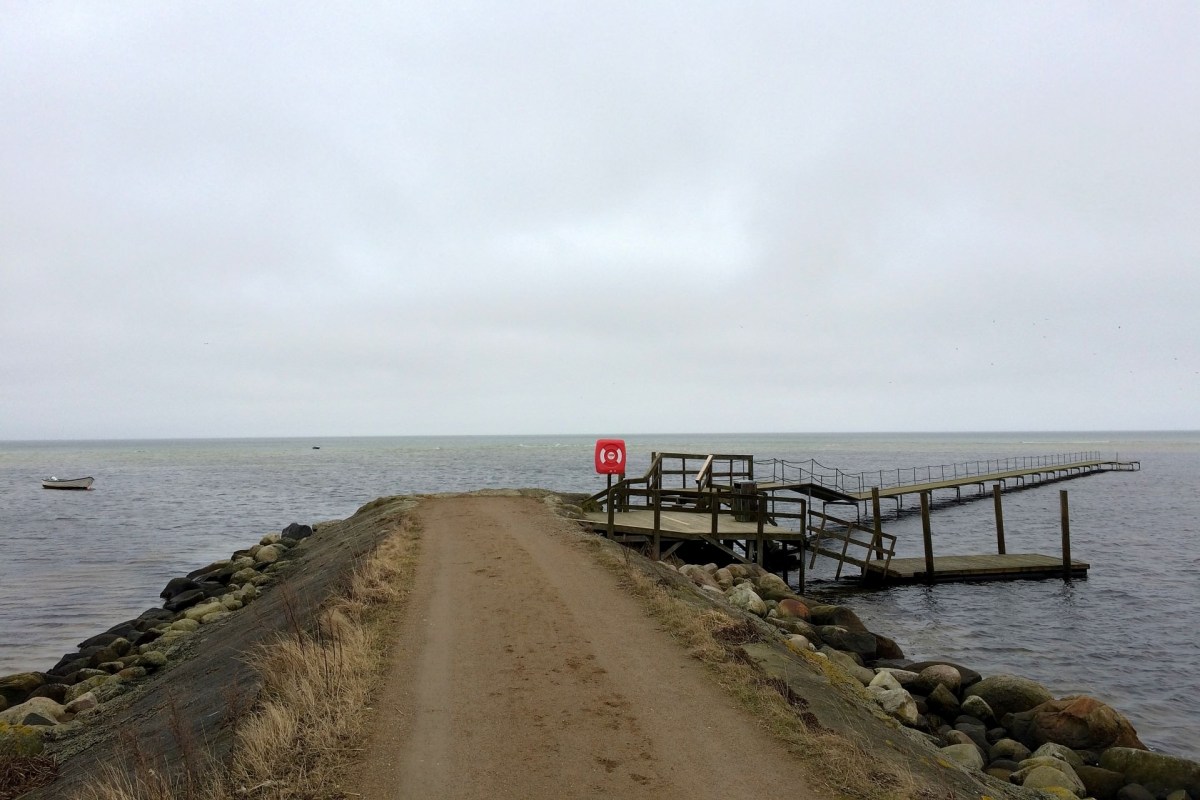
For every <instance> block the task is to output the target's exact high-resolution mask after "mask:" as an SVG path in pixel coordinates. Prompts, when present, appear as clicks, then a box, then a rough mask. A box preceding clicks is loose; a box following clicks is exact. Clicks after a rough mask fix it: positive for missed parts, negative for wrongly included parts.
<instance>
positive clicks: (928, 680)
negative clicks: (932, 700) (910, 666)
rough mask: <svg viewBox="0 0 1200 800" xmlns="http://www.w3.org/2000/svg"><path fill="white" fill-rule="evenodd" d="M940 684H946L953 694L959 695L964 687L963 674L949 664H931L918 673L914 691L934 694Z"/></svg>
mask: <svg viewBox="0 0 1200 800" xmlns="http://www.w3.org/2000/svg"><path fill="white" fill-rule="evenodd" d="M938 686H945V687H946V689H948V690H949V691H950V692H951V693H952V694H955V695H957V694H958V691H959V689H961V688H962V675H960V674H959V672H958V670H957V669H955V668H954V667H952V666H950V665H949V664H930V665H929V666H928V667H925V669H923V670H921V671H920V672H919V673H917V682H916V686H915V687H913V688H914V691H917V692H920V693H921V694H933V690H934V689H935V688H936V687H938Z"/></svg>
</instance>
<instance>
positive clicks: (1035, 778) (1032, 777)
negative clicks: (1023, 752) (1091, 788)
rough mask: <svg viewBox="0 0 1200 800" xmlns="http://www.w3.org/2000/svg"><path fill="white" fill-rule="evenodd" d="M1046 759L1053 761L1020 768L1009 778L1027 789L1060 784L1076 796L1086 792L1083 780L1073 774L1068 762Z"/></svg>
mask: <svg viewBox="0 0 1200 800" xmlns="http://www.w3.org/2000/svg"><path fill="white" fill-rule="evenodd" d="M1047 761H1052V762H1054V763H1052V764H1049V763H1048V764H1039V765H1037V766H1031V767H1025V768H1022V769H1020V770H1017V771H1016V772H1014V773H1013V775H1012V778H1011V780H1013V781H1014V782H1019V783H1020V784H1021V785H1022V786H1024V787H1025V788H1027V789H1049V788H1051V787H1053V786H1061V787H1063V788H1064V789H1068V790H1069V791H1070V792H1071V793H1072V794H1074V795H1076V796H1077V797H1083V796H1084V795H1086V794H1087V789H1086V788H1084V785H1083V781H1081V780H1079V776H1078V775H1076V774H1075V770H1073V769H1071V765H1070V764H1067V763H1066V762H1065V761H1059V760H1058V759H1055V758H1050V759H1047Z"/></svg>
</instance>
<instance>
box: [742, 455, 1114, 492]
mask: <svg viewBox="0 0 1200 800" xmlns="http://www.w3.org/2000/svg"><path fill="white" fill-rule="evenodd" d="M1103 460H1105V459H1104V457H1103V455H1102V454H1101V453H1100V452H1099V451H1095V450H1091V451H1084V452H1077V453H1056V454H1053V455H1040V456H1014V457H1010V458H1003V459H1001V458H995V459H987V460H977V461H962V462H958V463H954V464H935V465H932V466H926V467H900V468H898V469H894V470H864V471H862V472H857V473H855V472H844V471H842V470H840V469H837V468H835V467H827V466H825V465H824V464H821V463H820V462H818V461H817V460H816V459H814V458H810V459H808V460H807V461H788V460H785V459H780V458H773V459H761V460H759V461H756V462H755V463H756V464H759V465H765V466H769V467H770V469H771V479H772V481H773V482H778V483H813V484H816V485H819V486H823V487H825V488H828V489H835V490H837V491H839V492H843V493H847V494H849V493H857V492H866V491H870V490H871V489H873V488H878V489H891V488H896V487H902V486H911V485H917V484H923V483H933V482H935V481H945V480H958V479H962V478H971V477H978V476H985V475H994V474H996V473H1001V472H1011V471H1016V470H1028V469H1036V468H1038V467H1047V468H1062V467H1065V466H1069V465H1072V464H1078V463H1083V462H1096V461H1103ZM1112 460H1113V461H1116V457H1115V456H1114V458H1113V459H1112ZM893 476H894V477H893Z"/></svg>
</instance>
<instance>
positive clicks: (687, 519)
mask: <svg viewBox="0 0 1200 800" xmlns="http://www.w3.org/2000/svg"><path fill="white" fill-rule="evenodd" d="M584 519H585V520H586V521H587V523H588V525H589V526H591V528H592V529H593V530H595V531H599V532H603V531H605V530H607V529H608V515H607V514H606V513H605V512H603V511H597V512H592V513H590V514H585V515H584ZM659 527H660V530H661V531H662V536H663V537H664V538H668V539H670V538H684V539H700V538H701V537H702V536H709V535H711V534H712V515H711V514H708V513H706V512H699V513H697V512H686V511H667V510H663V511H662V512H661V514H660V515H659ZM613 528H614V530H616V531H619V532H621V533H644V534H652V533H654V511H652V510H648V511H642V510H638V511H621V512H619V513H617V514H616V515H614V524H613ZM757 535H758V525H757V523H754V522H739V521H737V520H735V519H734V518H733V517H732V516H730V515H729V514H728V513H727V512H723V513H721V514H719V515H717V538H719V539H753V538H755V537H756V536H757ZM763 538H764V539H771V540H773V541H793V540H796V539H799V538H801V535H800V532H799V531H789V530H786V529H784V528H779V527H777V526H774V525H764V526H763Z"/></svg>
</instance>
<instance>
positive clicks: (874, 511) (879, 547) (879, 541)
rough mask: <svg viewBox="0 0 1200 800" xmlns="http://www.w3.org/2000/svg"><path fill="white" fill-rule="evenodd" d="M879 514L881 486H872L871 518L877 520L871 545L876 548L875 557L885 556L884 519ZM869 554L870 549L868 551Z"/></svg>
mask: <svg viewBox="0 0 1200 800" xmlns="http://www.w3.org/2000/svg"><path fill="white" fill-rule="evenodd" d="M879 517H880V514H879V487H878V486H872V487H871V519H872V520H874V522H875V535H874V536H873V537H871V547H873V548H874V549H875V557H876V558H883V520H881V519H880V518H879ZM867 553H868V556H869V555H870V551H867Z"/></svg>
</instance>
